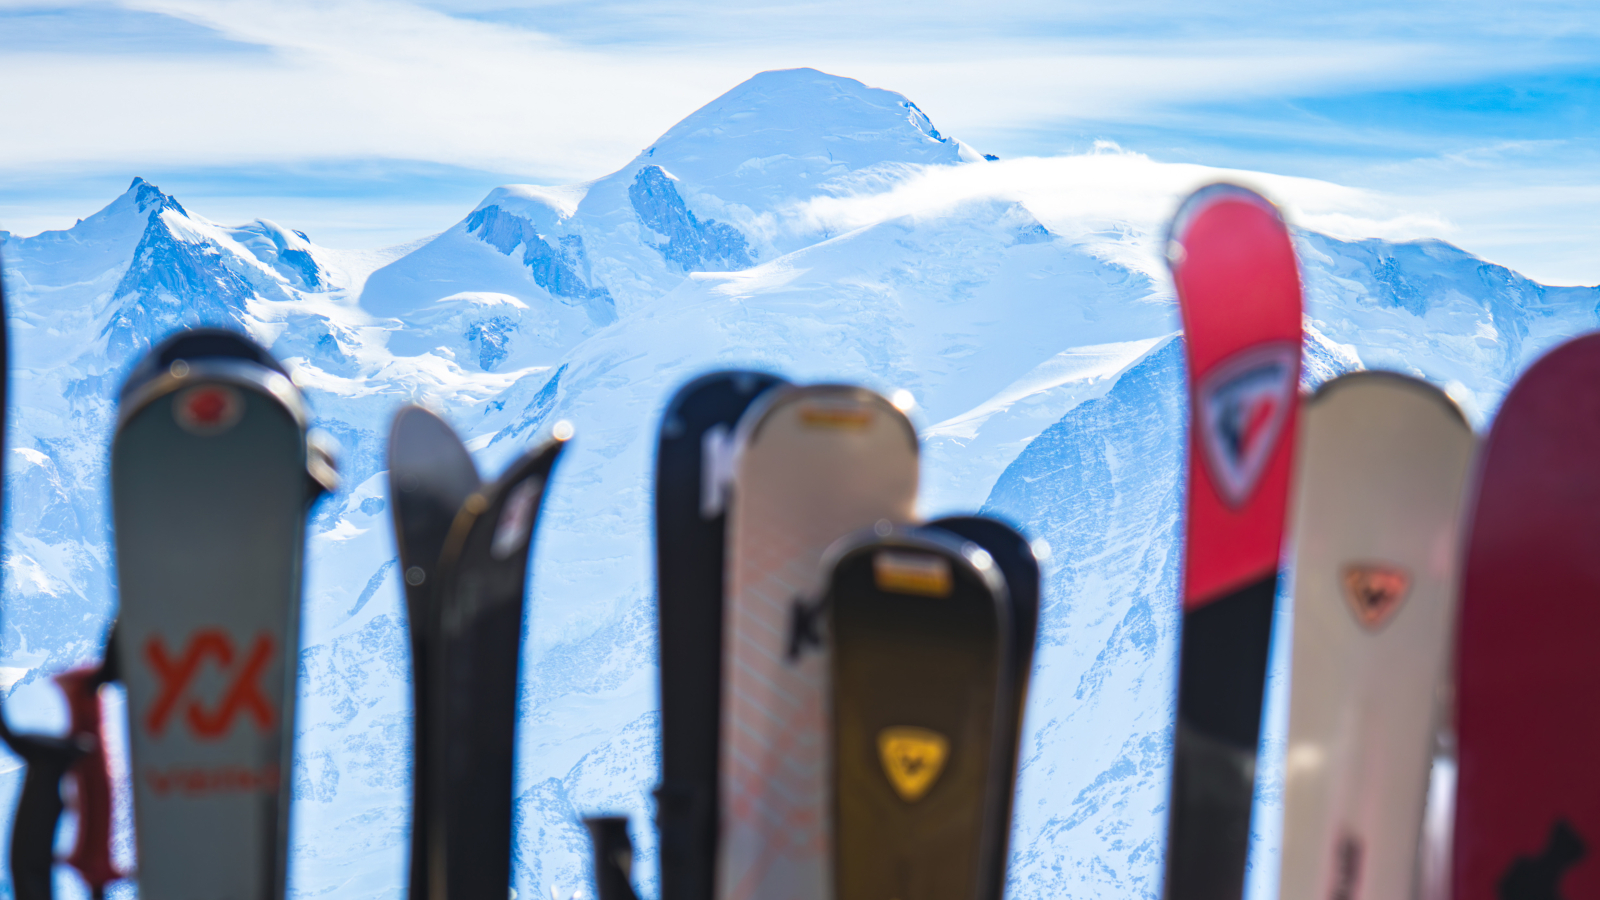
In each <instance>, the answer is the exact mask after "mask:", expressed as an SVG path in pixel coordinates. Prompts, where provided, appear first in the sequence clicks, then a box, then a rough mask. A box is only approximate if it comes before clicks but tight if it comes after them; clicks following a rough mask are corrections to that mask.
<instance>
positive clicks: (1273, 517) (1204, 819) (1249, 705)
mask: <svg viewBox="0 0 1600 900" xmlns="http://www.w3.org/2000/svg"><path fill="white" fill-rule="evenodd" d="M1167 258H1168V261H1169V262H1170V264H1171V266H1172V277H1173V282H1174V284H1175V286H1176V288H1177V293H1178V303H1179V306H1180V308H1181V310H1182V313H1183V328H1184V336H1185V341H1186V348H1187V352H1188V367H1189V392H1190V424H1189V452H1188V459H1189V477H1188V504H1187V515H1186V516H1185V521H1184V529H1185V535H1184V540H1185V555H1184V571H1183V638H1182V648H1181V651H1180V661H1179V672H1178V715H1177V726H1176V730H1175V733H1174V737H1173V772H1172V794H1171V802H1170V804H1169V810H1170V811H1169V813H1168V826H1167V829H1168V830H1167V860H1166V877H1165V892H1166V896H1167V897H1168V898H1169V900H1238V898H1239V897H1240V896H1241V894H1242V892H1243V890H1244V873H1245V860H1246V857H1247V855H1248V852H1249V842H1250V806H1251V798H1252V794H1253V791H1254V787H1255V757H1256V744H1257V740H1258V738H1259V731H1260V720H1261V699H1262V690H1263V687H1264V686H1265V682H1266V670H1267V650H1268V645H1269V643H1270V638H1271V633H1272V607H1273V598H1274V595H1275V594H1276V592H1277V584H1278V574H1277V573H1278V559H1279V553H1280V551H1281V544H1282V540H1283V526H1284V514H1285V508H1286V506H1287V503H1288V495H1289V473H1290V469H1291V467H1292V462H1293V452H1292V451H1293V445H1294V433H1295V411H1296V407H1297V406H1298V398H1297V393H1296V391H1297V386H1298V381H1299V375H1300V343H1301V324H1300V315H1301V313H1300V278H1299V274H1298V271H1297V269H1296V266H1295V258H1294V247H1293V246H1292V244H1291V243H1290V240H1289V232H1288V229H1287V228H1286V227H1285V225H1284V223H1283V219H1282V217H1281V216H1280V215H1279V213H1278V211H1277V209H1276V208H1275V207H1273V206H1272V204H1271V203H1269V202H1267V201H1266V200H1264V199H1263V198H1262V197H1260V196H1259V195H1257V194H1255V193H1254V192H1251V191H1248V190H1246V189H1244V188H1241V187H1237V186H1234V185H1229V184H1214V185H1210V186H1208V187H1204V188H1201V189H1200V190H1198V191H1196V192H1195V193H1194V194H1192V195H1190V197H1189V198H1188V199H1187V200H1185V201H1184V202H1183V205H1182V206H1181V207H1179V209H1178V213H1177V215H1176V217H1175V218H1174V220H1173V224H1172V230H1171V233H1170V235H1169V237H1168V243H1167Z"/></svg>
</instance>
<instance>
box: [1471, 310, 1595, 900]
mask: <svg viewBox="0 0 1600 900" xmlns="http://www.w3.org/2000/svg"><path fill="white" fill-rule="evenodd" d="M1597 453H1600V334H1590V335H1587V336H1585V337H1581V338H1577V339H1575V340H1572V341H1569V342H1567V343H1565V344H1562V345H1561V346H1559V347H1557V348H1555V349H1554V350H1551V351H1550V352H1549V353H1547V354H1545V355H1544V356H1543V357H1542V358H1541V359H1539V360H1538V361H1537V362H1535V363H1534V364H1533V365H1532V366H1531V367H1529V368H1528V370H1527V371H1526V372H1525V373H1524V374H1523V375H1522V377H1521V378H1519V379H1518V380H1517V382H1516V383H1515V384H1514V385H1512V387H1511V390H1510V392H1509V393H1507V394H1506V398H1505V400H1504V402H1503V403H1502V404H1501V406H1500V411H1499V412H1498V413H1497V414H1496V415H1495V419H1494V424H1493V426H1492V427H1491V428H1490V430H1489V434H1488V437H1487V438H1486V439H1485V441H1484V446H1483V450H1482V460H1481V462H1480V464H1479V467H1478V473H1479V474H1478V483H1477V491H1476V499H1475V501H1474V502H1473V506H1472V511H1471V512H1470V514H1469V518H1470V525H1469V528H1468V532H1467V541H1466V547H1465V551H1464V552H1465V560H1464V566H1463V569H1462V583H1461V614H1460V615H1461V620H1460V628H1459V639H1458V643H1457V664H1456V667H1457V675H1456V735H1457V744H1456V747H1457V752H1458V757H1457V759H1458V765H1459V768H1458V770H1457V775H1458V781H1457V783H1456V816H1455V837H1454V842H1455V850H1454V854H1453V856H1454V864H1453V872H1452V877H1451V893H1452V896H1454V897H1455V898H1457V900H1524V898H1527V900H1532V898H1554V897H1593V896H1596V895H1597V894H1600V861H1597V860H1600V775H1597V769H1596V767H1595V764H1594V748H1595V746H1596V744H1597V743H1600V718H1596V717H1595V716H1594V715H1593V714H1592V713H1591V712H1590V707H1591V705H1592V704H1593V703H1594V698H1595V697H1596V696H1600V666H1597V665H1596V664H1595V655H1594V652H1595V651H1594V641H1595V635H1596V634H1600V603H1597V602H1596V599H1597V598H1600V567H1597V566H1596V559H1597V554H1596V540H1597V538H1600V469H1597V468H1596V466H1595V458H1596V454H1597Z"/></svg>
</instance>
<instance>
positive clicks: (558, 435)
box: [550, 419, 576, 441]
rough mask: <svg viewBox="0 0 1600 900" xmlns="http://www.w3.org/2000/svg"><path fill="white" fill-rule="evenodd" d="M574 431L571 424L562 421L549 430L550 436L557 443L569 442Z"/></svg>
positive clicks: (564, 420)
mask: <svg viewBox="0 0 1600 900" xmlns="http://www.w3.org/2000/svg"><path fill="white" fill-rule="evenodd" d="M575 431H576V429H574V428H573V427H572V423H571V422H569V421H567V420H566V419H562V420H561V421H559V422H557V423H556V424H555V425H554V426H553V427H552V428H551V429H550V436H551V437H553V438H555V439H556V440H558V441H570V440H572V435H573V434H574V432H575Z"/></svg>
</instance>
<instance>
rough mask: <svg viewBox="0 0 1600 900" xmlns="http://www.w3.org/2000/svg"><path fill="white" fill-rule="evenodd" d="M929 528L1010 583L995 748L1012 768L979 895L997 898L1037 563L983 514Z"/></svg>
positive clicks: (998, 795) (1005, 855) (1032, 639)
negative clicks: (1006, 692) (969, 548)
mask: <svg viewBox="0 0 1600 900" xmlns="http://www.w3.org/2000/svg"><path fill="white" fill-rule="evenodd" d="M928 525H929V526H931V527H934V528H938V529H940V530H943V531H947V532H950V533H951V534H953V535H955V536H957V537H959V538H961V539H963V540H968V541H973V542H975V543H976V544H977V545H978V546H980V547H982V548H983V549H984V550H985V551H987V552H988V554H989V556H990V557H991V558H992V559H993V560H994V562H995V565H997V566H999V568H1000V574H1001V575H1002V576H1004V578H1005V583H1006V596H1007V598H1008V599H1009V601H1010V602H1009V606H1010V619H1011V635H1012V637H1011V651H1010V659H1011V673H1010V678H1009V681H1008V684H1009V687H1010V692H1011V695H1010V698H1009V699H1008V701H1007V702H1006V704H1005V709H1004V712H1005V717H1004V719H1003V721H1002V723H1001V728H1000V732H999V734H998V735H997V736H996V738H995V740H996V741H998V742H999V743H998V745H997V749H996V750H995V752H996V753H997V754H999V756H1000V758H1001V759H1002V760H1005V761H1006V765H1007V766H1008V769H1007V774H1006V776H1005V780H1004V782H1003V783H1002V784H1001V786H1000V789H999V790H997V791H996V792H995V794H994V802H995V803H996V812H995V814H994V816H993V817H992V819H991V823H992V824H993V825H994V827H995V828H997V829H998V830H999V849H998V851H997V852H995V853H994V854H992V855H991V857H990V860H991V871H990V874H989V876H988V879H987V880H986V882H985V885H986V887H985V890H987V891H988V893H987V894H982V893H980V894H979V896H980V897H983V896H987V897H993V898H996V900H998V898H1000V897H1002V896H1004V894H1005V884H1006V863H1007V862H1008V860H1009V857H1010V846H1011V811H1012V808H1013V806H1014V805H1015V802H1016V793H1017V769H1018V766H1019V764H1020V763H1021V759H1020V750H1021V742H1022V714H1023V712H1024V709H1025V707H1026V706H1027V702H1028V682H1029V680H1030V679H1031V678H1032V677H1033V653H1034V645H1035V644H1036V643H1037V641H1038V635H1039V561H1038V559H1037V558H1035V556H1034V553H1033V547H1032V546H1031V545H1030V544H1029V543H1028V540H1027V538H1024V537H1023V536H1022V535H1020V534H1018V533H1017V531H1016V530H1015V529H1013V528H1012V527H1011V526H1009V525H1007V524H1005V523H1004V522H1000V521H998V520H996V519H990V518H986V517H984V516H948V517H945V518H942V519H935V520H933V521H932V522H929V523H928Z"/></svg>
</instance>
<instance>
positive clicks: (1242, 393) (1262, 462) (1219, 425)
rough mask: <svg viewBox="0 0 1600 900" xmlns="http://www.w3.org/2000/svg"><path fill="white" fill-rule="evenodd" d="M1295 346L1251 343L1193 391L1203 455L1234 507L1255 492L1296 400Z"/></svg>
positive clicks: (1224, 496)
mask: <svg viewBox="0 0 1600 900" xmlns="http://www.w3.org/2000/svg"><path fill="white" fill-rule="evenodd" d="M1298 353H1299V348H1298V347H1296V346H1294V345H1293V344H1287V343H1274V344H1265V345H1258V346H1255V347H1250V348H1248V349H1246V350H1241V351H1240V352H1238V353H1236V354H1234V355H1233V356H1232V357H1230V358H1229V359H1227V360H1224V361H1223V362H1222V363H1220V364H1218V365H1217V366H1215V367H1213V368H1212V369H1211V371H1210V372H1208V373H1206V376H1205V377H1204V378H1203V379H1201V381H1200V386H1199V390H1198V391H1197V392H1196V404H1195V405H1196V407H1197V408H1196V409H1195V413H1196V419H1198V422H1199V428H1200V447H1201V455H1202V456H1203V457H1204V458H1205V462H1206V468H1207V469H1208V470H1209V471H1210V473H1211V480H1212V483H1213V484H1215V485H1216V488H1217V493H1218V494H1220V495H1221V496H1222V500H1223V502H1224V503H1227V504H1228V506H1230V507H1232V508H1234V509H1237V508H1239V507H1240V506H1243V505H1244V503H1245V501H1246V500H1249V499H1250V495H1251V494H1252V493H1253V492H1254V491H1255V488H1256V482H1257V481H1259V480H1260V479H1261V472H1262V470H1263V469H1265V468H1266V464H1267V460H1268V459H1271V458H1272V451H1273V449H1274V448H1275V447H1277V446H1278V437H1279V436H1280V435H1281V434H1282V432H1283V423H1284V422H1285V421H1286V420H1287V419H1288V417H1289V405H1290V404H1291V403H1293V402H1294V400H1295V376H1296V369H1297V368H1298V367H1297V365H1296V363H1298V362H1299V358H1298Z"/></svg>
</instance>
